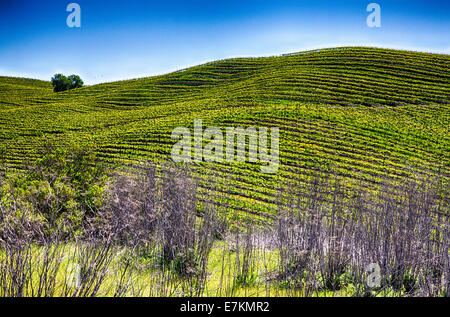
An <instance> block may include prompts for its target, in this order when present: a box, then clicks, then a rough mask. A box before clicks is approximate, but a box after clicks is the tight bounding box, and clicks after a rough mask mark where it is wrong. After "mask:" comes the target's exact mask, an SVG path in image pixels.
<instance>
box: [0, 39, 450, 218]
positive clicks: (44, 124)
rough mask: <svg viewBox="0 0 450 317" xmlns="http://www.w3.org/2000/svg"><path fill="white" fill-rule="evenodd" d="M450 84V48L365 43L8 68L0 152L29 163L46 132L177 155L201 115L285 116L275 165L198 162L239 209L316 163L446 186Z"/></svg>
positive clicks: (360, 179) (265, 214)
mask: <svg viewBox="0 0 450 317" xmlns="http://www.w3.org/2000/svg"><path fill="white" fill-rule="evenodd" d="M449 96H450V56H449V55H439V54H428V53H417V52H408V51H398V50H388V49H376V48H358V47H351V48H333V49H325V50H316V51H310V52H302V53H298V54H288V55H283V56H277V57H263V58H233V59H227V60H221V61H216V62H210V63H206V64H203V65H199V66H196V67H191V68H188V69H185V70H181V71H177V72H173V73H170V74H167V75H162V76H154V77H148V78H141V79H133V80H126V81H119V82H112V83H105V84H99V85H94V86H87V87H83V88H80V89H75V90H71V91H66V92H61V93H53V91H52V87H51V84H50V82H46V81H39V80H32V79H23V78H10V77H0V154H1V157H2V160H3V161H4V164H5V166H6V168H8V169H22V168H23V166H24V163H25V162H29V161H33V160H34V159H36V158H37V157H39V152H38V147H39V145H40V144H42V143H44V142H45V140H48V139H50V140H62V141H67V142H69V141H70V142H74V143H78V144H81V145H86V144H89V145H91V146H92V147H93V148H94V149H95V152H96V154H97V155H98V157H99V158H100V159H101V160H103V161H105V162H107V163H108V164H111V165H114V166H122V165H124V164H136V163H137V162H139V161H142V160H151V161H155V162H160V161H163V160H167V159H168V158H169V156H170V151H171V148H172V146H173V144H174V141H173V140H171V138H170V136H171V132H172V130H173V129H174V128H175V127H177V126H186V127H189V128H190V129H193V122H194V119H203V126H204V127H205V126H218V127H227V126H244V127H246V126H267V127H271V126H277V127H280V163H281V165H280V168H279V170H278V173H276V174H273V175H269V174H262V173H261V172H260V171H259V164H250V163H234V164H229V163H220V164H219V163H214V164H207V163H203V164H195V165H194V169H195V171H196V172H197V173H198V177H199V178H200V182H201V180H202V178H203V175H204V174H206V171H208V173H209V172H211V173H213V175H214V177H215V178H216V179H217V185H216V187H215V188H214V189H213V190H214V191H215V192H223V193H226V194H227V196H229V197H228V198H229V199H228V198H226V199H227V202H228V204H229V207H230V208H231V209H233V210H235V211H236V213H237V215H238V216H237V217H238V218H241V219H244V220H252V221H259V220H261V221H264V220H267V219H270V217H271V216H272V215H273V214H274V212H275V210H276V205H275V197H276V196H277V194H278V188H280V187H282V186H283V185H285V184H286V183H288V182H289V180H291V179H292V177H294V176H295V175H300V177H301V178H304V179H307V178H308V177H310V175H311V174H312V173H313V171H314V170H315V169H317V167H318V166H329V165H332V167H333V171H334V172H335V173H337V174H338V175H339V176H340V177H342V178H343V179H344V180H345V182H346V183H347V184H349V185H350V186H351V185H352V184H361V185H362V186H365V187H367V188H369V189H373V190H377V188H378V185H379V184H380V183H381V182H383V180H384V179H386V178H389V179H391V180H394V181H399V182H401V181H402V180H404V179H406V178H409V177H410V176H411V175H412V174H416V175H419V176H422V177H433V176H435V175H437V174H442V175H444V178H443V179H444V184H443V188H448V187H449V184H448V180H449V177H448V175H449V172H450V168H449V166H450V155H449V153H450V133H449V132H450V130H449V124H448V123H449V119H450V107H449ZM191 131H192V130H191ZM207 179H210V178H207ZM209 190H210V189H209V184H208V183H204V184H203V186H202V188H201V189H200V191H201V192H202V195H205V197H206V195H207V194H208V191H209ZM214 197H216V198H215V199H216V201H215V203H217V204H223V203H224V201H221V200H220V199H219V198H217V197H220V195H214ZM224 199H225V198H224Z"/></svg>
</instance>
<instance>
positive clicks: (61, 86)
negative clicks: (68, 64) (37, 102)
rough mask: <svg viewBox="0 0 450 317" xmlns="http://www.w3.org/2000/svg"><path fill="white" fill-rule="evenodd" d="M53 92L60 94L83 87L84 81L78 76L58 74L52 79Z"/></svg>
mask: <svg viewBox="0 0 450 317" xmlns="http://www.w3.org/2000/svg"><path fill="white" fill-rule="evenodd" d="M52 85H53V91H54V92H59V91H64V90H69V89H73V88H79V87H83V81H82V80H81V78H80V76H78V75H70V76H69V77H66V76H64V75H63V74H56V75H54V76H53V77H52Z"/></svg>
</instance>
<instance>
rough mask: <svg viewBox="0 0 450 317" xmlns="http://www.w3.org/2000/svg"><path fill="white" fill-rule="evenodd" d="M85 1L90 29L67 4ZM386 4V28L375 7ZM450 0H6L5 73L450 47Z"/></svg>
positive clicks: (94, 79)
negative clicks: (74, 21)
mask: <svg viewBox="0 0 450 317" xmlns="http://www.w3.org/2000/svg"><path fill="white" fill-rule="evenodd" d="M71 2H76V3H78V4H79V5H80V6H81V28H69V27H68V26H67V25H66V18H67V16H68V15H69V12H66V6H67V5H68V4H69V3H71ZM371 2H376V3H378V4H380V6H381V23H382V25H381V28H369V27H367V25H366V18H367V15H368V14H369V13H367V12H366V6H367V5H368V4H369V3H371ZM449 34H450V1H445V0H444V1H435V0H427V1H415V0H409V1H406V0H395V1H394V0H392V1H377V0H369V1H364V0H350V1H337V0H315V1H314V0H311V1H301V0H296V1H282V0H273V1H266V0H239V1H235V0H220V1H218V0H215V1H213V0H209V1H201V0H190V1H187V0H186V1H174V0H158V1H152V0H146V1H144V0H142V1H140V0H139V1H138V0H126V1H117V0H108V1H104V0H97V1H93V0H67V1H62V0H56V1H55V0H53V1H47V0H28V1H21V0H0V75H7V76H21V77H32V78H39V79H46V80H49V79H50V78H51V76H52V75H53V74H55V73H57V72H62V73H64V74H67V75H69V74H72V73H76V74H79V75H80V76H81V77H82V78H83V79H84V80H85V83H87V84H94V83H99V82H106V81H112V80H120V79H128V78H137V77H144V76H150V75H155V74H162V73H167V72H170V71H173V70H177V69H180V68H184V67H187V66H193V65H196V64H200V63H203V62H206V61H212V60H217V59H223V58H227V57H237V56H268V55H277V54H282V53H289V52H296V51H303V50H308V49H314V48H321V47H332V46H345V45H368V46H378V47H388V48H400V49H410V50H417V51H427V52H437V53H446V54H449V53H450V40H449V38H450V36H449Z"/></svg>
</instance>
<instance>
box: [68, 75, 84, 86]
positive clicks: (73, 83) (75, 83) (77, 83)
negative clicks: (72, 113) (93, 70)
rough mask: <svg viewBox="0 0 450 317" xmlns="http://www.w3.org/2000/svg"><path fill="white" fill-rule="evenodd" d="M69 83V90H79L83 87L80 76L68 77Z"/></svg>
mask: <svg viewBox="0 0 450 317" xmlns="http://www.w3.org/2000/svg"><path fill="white" fill-rule="evenodd" d="M67 78H68V79H69V81H70V85H71V86H70V88H69V89H72V88H80V87H83V84H84V83H83V81H82V80H81V78H80V76H78V75H70V76H69V77H67Z"/></svg>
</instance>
